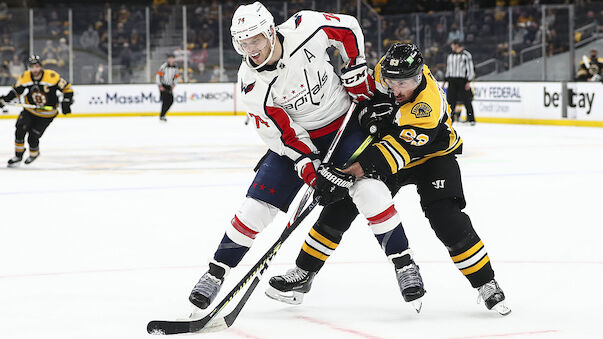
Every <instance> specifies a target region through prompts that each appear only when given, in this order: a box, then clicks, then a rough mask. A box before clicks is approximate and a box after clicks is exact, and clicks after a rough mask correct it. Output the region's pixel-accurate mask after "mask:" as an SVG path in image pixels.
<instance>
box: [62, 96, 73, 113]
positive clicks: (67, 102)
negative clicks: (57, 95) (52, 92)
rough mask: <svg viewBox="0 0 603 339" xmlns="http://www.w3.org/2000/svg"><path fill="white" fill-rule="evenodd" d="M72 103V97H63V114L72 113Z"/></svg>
mask: <svg viewBox="0 0 603 339" xmlns="http://www.w3.org/2000/svg"><path fill="white" fill-rule="evenodd" d="M71 104H72V101H71V98H63V101H62V102H61V111H63V114H70V113H71Z"/></svg>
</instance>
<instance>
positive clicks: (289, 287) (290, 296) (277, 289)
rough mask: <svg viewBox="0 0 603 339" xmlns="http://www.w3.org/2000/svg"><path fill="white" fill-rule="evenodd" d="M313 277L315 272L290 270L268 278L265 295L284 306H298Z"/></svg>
mask: <svg viewBox="0 0 603 339" xmlns="http://www.w3.org/2000/svg"><path fill="white" fill-rule="evenodd" d="M315 275H316V272H308V271H306V270H302V269H301V268H299V267H295V268H292V269H290V270H288V271H287V273H285V274H283V275H277V276H274V277H272V278H270V281H269V283H270V287H268V289H267V290H266V295H267V296H268V297H269V298H271V299H274V300H278V301H281V302H284V303H286V304H291V305H299V304H301V303H302V301H303V300H304V294H306V293H308V292H310V288H311V287H312V280H314V276H315Z"/></svg>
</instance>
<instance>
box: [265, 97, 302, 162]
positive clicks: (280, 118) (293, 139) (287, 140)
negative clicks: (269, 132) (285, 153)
mask: <svg viewBox="0 0 603 339" xmlns="http://www.w3.org/2000/svg"><path fill="white" fill-rule="evenodd" d="M266 114H267V115H268V117H270V119H271V120H272V121H273V122H274V124H275V125H276V127H277V128H278V129H279V130H280V131H281V140H282V141H283V143H284V144H285V146H288V147H290V148H292V149H294V150H295V151H297V152H299V153H301V154H310V153H312V150H311V149H310V147H308V145H306V144H304V143H303V142H302V141H301V140H299V138H298V137H297V134H296V133H295V130H294V129H293V127H291V124H290V120H289V116H288V115H287V113H285V111H284V110H283V109H282V108H278V107H270V106H266Z"/></svg>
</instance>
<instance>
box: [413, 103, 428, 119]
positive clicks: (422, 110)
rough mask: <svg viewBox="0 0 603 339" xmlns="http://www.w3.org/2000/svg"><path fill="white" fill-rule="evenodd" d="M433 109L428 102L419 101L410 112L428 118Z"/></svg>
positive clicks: (418, 116)
mask: <svg viewBox="0 0 603 339" xmlns="http://www.w3.org/2000/svg"><path fill="white" fill-rule="evenodd" d="M431 111H433V109H432V108H431V106H429V105H428V104H427V103H426V102H419V103H418V104H416V105H414V106H413V107H412V109H411V110H410V113H412V114H414V115H415V117H417V118H427V117H429V116H430V115H431Z"/></svg>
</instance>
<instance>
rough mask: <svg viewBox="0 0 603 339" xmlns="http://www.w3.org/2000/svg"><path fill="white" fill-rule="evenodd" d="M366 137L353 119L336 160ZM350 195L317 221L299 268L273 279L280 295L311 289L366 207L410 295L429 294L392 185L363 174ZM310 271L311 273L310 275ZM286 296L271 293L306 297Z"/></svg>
mask: <svg viewBox="0 0 603 339" xmlns="http://www.w3.org/2000/svg"><path fill="white" fill-rule="evenodd" d="M364 138H365V135H364V134H363V133H362V132H360V130H359V128H358V126H357V122H355V121H353V122H351V123H350V126H348V129H347V130H346V135H345V136H344V138H342V141H341V143H340V145H339V146H338V153H336V154H335V156H334V158H333V159H334V163H335V164H342V163H343V162H344V161H345V160H347V159H348V158H349V157H350V156H351V154H352V153H354V151H355V150H356V149H357V148H358V146H359V145H360V144H361V143H362V141H363V140H364ZM350 196H351V197H352V201H350V200H349V199H344V200H342V201H340V202H337V203H335V204H331V205H329V206H326V207H325V208H324V209H323V211H322V213H321V216H320V218H319V220H318V222H317V224H316V225H315V226H314V227H313V228H312V230H311V231H310V233H309V234H308V236H307V237H306V242H305V243H304V245H303V246H302V250H301V252H300V254H299V256H298V260H297V262H296V264H297V267H296V268H295V269H293V270H290V271H289V272H288V274H285V275H282V276H277V277H273V279H271V280H270V284H271V286H272V287H273V288H274V289H276V290H278V291H272V292H275V295H276V294H278V293H276V292H291V291H294V292H295V291H300V292H304V293H305V292H307V291H309V287H310V284H311V282H312V277H313V276H314V274H315V273H316V272H317V271H318V270H319V269H320V268H321V267H322V265H323V264H324V262H325V261H326V259H327V258H328V257H329V256H330V255H331V253H332V252H333V251H334V250H335V248H336V247H337V245H338V244H339V241H340V240H341V236H342V235H343V233H344V232H345V231H346V230H347V229H348V228H349V226H350V224H351V223H352V221H353V220H354V218H355V217H356V215H357V214H358V210H360V212H362V214H363V215H364V216H365V217H366V218H367V220H368V221H369V225H370V226H371V229H372V231H373V233H374V234H375V237H376V238H377V240H378V241H379V243H380V245H381V248H382V249H383V250H384V252H385V254H386V255H387V257H388V259H390V261H392V263H393V264H394V266H395V268H396V276H397V278H398V282H399V285H400V289H401V291H402V294H403V296H404V299H405V300H406V301H413V300H417V299H419V298H420V297H421V296H423V294H424V293H425V291H424V289H423V282H422V279H421V277H420V274H419V273H418V267H417V266H416V265H415V264H414V261H413V260H412V256H411V252H410V250H409V248H408V240H407V238H406V234H405V233H404V229H403V228H402V224H401V222H400V217H399V216H398V213H397V212H396V209H395V207H394V205H393V199H392V196H391V193H390V191H389V189H388V188H387V186H386V185H385V184H384V183H383V182H381V181H379V180H376V179H367V178H364V179H360V180H358V181H357V182H356V183H355V184H354V186H352V189H350ZM356 206H357V207H358V209H356ZM309 275H311V277H310V278H309V279H308V277H307V276H309ZM269 296H271V295H270V294H269ZM280 296H281V297H282V298H278V297H275V296H271V297H273V298H275V299H277V300H281V301H285V302H290V301H293V302H290V303H299V302H301V299H299V298H295V294H294V295H293V296H292V297H293V299H292V300H291V299H290V300H289V301H288V300H287V299H286V298H287V297H291V296H290V295H287V294H280Z"/></svg>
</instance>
